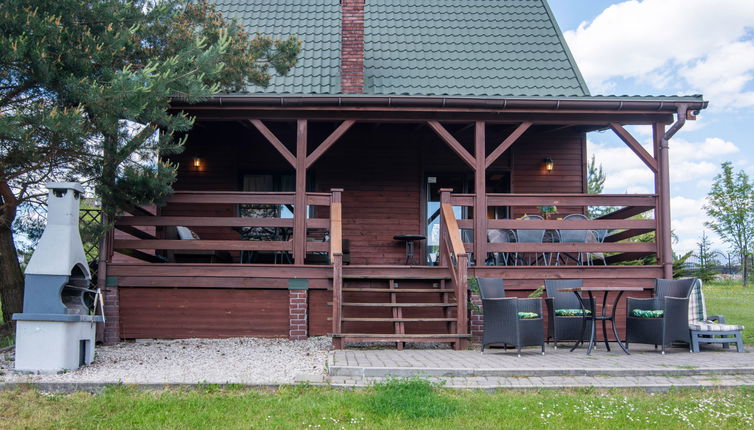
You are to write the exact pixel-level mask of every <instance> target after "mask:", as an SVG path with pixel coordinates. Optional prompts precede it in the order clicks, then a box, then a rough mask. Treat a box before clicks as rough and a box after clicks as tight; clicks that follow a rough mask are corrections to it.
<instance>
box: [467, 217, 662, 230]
mask: <svg viewBox="0 0 754 430" xmlns="http://www.w3.org/2000/svg"><path fill="white" fill-rule="evenodd" d="M459 224H460V223H459ZM655 227H656V223H655V220H653V219H625V220H624V219H617V220H605V219H594V220H518V219H496V220H489V222H488V228H498V229H509V230H517V229H522V230H540V229H541V230H603V229H604V230H615V229H623V228H625V229H632V228H637V229H643V230H647V231H652V230H654V229H655Z"/></svg>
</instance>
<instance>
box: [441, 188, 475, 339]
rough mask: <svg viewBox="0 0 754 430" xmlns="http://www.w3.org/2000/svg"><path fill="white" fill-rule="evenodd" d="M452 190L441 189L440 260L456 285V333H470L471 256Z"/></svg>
mask: <svg viewBox="0 0 754 430" xmlns="http://www.w3.org/2000/svg"><path fill="white" fill-rule="evenodd" d="M449 191H450V190H447V189H442V190H440V192H441V194H440V211H441V216H440V262H441V264H442V265H447V267H448V269H449V270H450V275H451V279H452V280H453V285H454V286H455V296H456V304H457V307H456V315H457V319H458V320H457V322H456V333H457V334H462V335H465V334H468V314H467V311H466V305H467V301H468V290H469V280H468V266H469V256H468V254H467V253H466V250H465V249H464V244H463V242H462V241H461V230H460V229H459V226H458V223H457V220H456V217H455V215H454V214H453V206H452V204H451V202H450V192H449Z"/></svg>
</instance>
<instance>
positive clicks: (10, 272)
mask: <svg viewBox="0 0 754 430" xmlns="http://www.w3.org/2000/svg"><path fill="white" fill-rule="evenodd" d="M0 300H2V311H3V321H4V322H5V324H9V323H12V321H11V316H12V315H13V314H14V313H17V312H21V311H22V310H23V306H24V275H23V273H22V272H21V266H20V265H19V264H18V254H17V253H16V244H15V243H14V242H13V232H12V231H11V229H10V228H7V227H0Z"/></svg>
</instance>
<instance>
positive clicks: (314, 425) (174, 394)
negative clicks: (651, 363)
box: [0, 379, 754, 430]
mask: <svg viewBox="0 0 754 430" xmlns="http://www.w3.org/2000/svg"><path fill="white" fill-rule="evenodd" d="M545 426H555V427H557V428H563V429H569V428H573V429H584V428H617V429H620V428H649V427H653V428H654V427H662V428H664V429H676V428H677V429H681V428H684V429H685V428H730V429H741V428H751V427H752V426H754V390H752V389H743V388H742V389H734V390H710V391H693V390H692V391H687V390H681V391H675V392H670V393H664V394H648V393H645V392H641V391H625V390H623V391H618V390H613V391H597V390H575V391H568V390H564V391H555V390H547V391H539V392H532V391H500V392H497V393H492V394H491V393H487V392H483V391H468V390H449V389H442V388H438V387H435V386H431V385H430V384H429V383H428V382H426V381H423V380H418V379H414V380H408V381H390V382H388V383H385V384H382V385H379V386H375V387H372V388H369V389H365V390H357V391H350V390H336V389H331V388H323V387H307V386H295V387H284V388H281V389H279V390H274V391H269V390H268V391H262V390H246V389H241V388H223V389H220V388H217V387H200V388H197V389H194V390H184V391H175V390H166V391H150V392H143V391H138V390H136V389H133V388H128V387H113V388H109V389H106V390H105V391H104V392H103V393H101V394H97V395H92V394H88V393H73V394H65V395H50V394H44V393H40V392H38V391H35V390H32V389H18V390H16V391H10V392H3V393H0V428H8V429H13V428H32V429H36V428H55V429H141V428H148V429H174V428H176V429H187V428H202V429H235V428H243V429H267V428H270V429H403V428H410V429H412V430H420V429H457V428H474V429H499V428H518V429H530V428H542V427H545Z"/></svg>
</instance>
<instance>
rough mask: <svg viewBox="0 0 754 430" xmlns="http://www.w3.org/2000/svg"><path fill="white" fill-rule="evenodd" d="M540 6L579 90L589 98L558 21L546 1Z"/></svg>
mask: <svg viewBox="0 0 754 430" xmlns="http://www.w3.org/2000/svg"><path fill="white" fill-rule="evenodd" d="M542 6H544V8H545V10H546V11H547V16H549V17H550V22H551V23H552V26H553V28H554V29H555V32H556V33H557V34H558V40H560V44H561V45H562V46H563V50H564V51H565V54H566V56H567V57H568V61H570V62H571V66H572V68H573V72H574V73H575V74H576V79H577V80H578V81H579V84H580V85H581V89H582V90H583V91H584V95H586V96H590V95H591V93H590V92H589V87H587V85H586V81H585V80H584V76H583V75H582V74H581V69H579V65H578V64H576V60H575V59H574V58H573V54H572V53H571V49H570V48H569V47H568V43H566V40H565V36H563V32H562V31H560V25H559V24H558V21H557V20H556V19H555V15H553V13H552V9H550V5H549V4H548V3H547V0H542Z"/></svg>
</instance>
